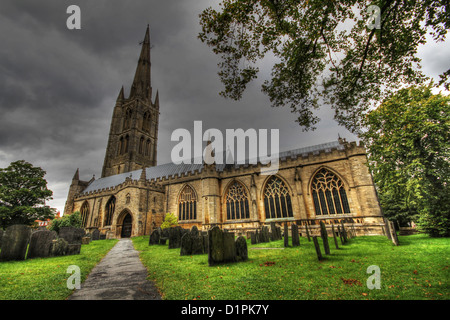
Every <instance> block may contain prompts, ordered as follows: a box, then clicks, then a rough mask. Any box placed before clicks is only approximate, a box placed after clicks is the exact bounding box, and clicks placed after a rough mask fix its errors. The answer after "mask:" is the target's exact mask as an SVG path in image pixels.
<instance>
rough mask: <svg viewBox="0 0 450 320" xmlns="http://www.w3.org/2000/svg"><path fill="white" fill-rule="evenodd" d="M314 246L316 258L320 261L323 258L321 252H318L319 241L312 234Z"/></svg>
mask: <svg viewBox="0 0 450 320" xmlns="http://www.w3.org/2000/svg"><path fill="white" fill-rule="evenodd" d="M312 238H313V243H314V248H315V249H316V254H317V259H318V260H319V261H320V260H322V259H323V257H322V253H321V252H320V246H319V242H318V241H317V237H316V236H313V237H312Z"/></svg>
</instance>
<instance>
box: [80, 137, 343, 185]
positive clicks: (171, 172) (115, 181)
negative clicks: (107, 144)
mask: <svg viewBox="0 0 450 320" xmlns="http://www.w3.org/2000/svg"><path fill="white" fill-rule="evenodd" d="M332 149H338V150H344V146H343V145H342V144H341V143H339V141H332V142H328V143H322V144H318V145H314V146H309V147H304V148H298V149H294V150H289V151H284V152H281V153H280V154H279V160H280V161H283V160H284V159H287V158H296V157H298V156H305V157H306V156H307V155H308V154H310V153H313V154H315V153H319V152H320V151H327V152H328V151H331V150H332ZM216 157H217V156H216ZM224 162H225V161H224ZM249 163H251V161H249V160H248V159H246V163H245V164H234V165H233V164H231V165H230V164H225V163H224V164H216V170H217V171H219V172H222V171H223V170H224V169H225V168H226V167H230V166H231V167H233V166H234V167H236V168H238V167H240V166H248V164H249ZM202 169H203V164H195V163H191V164H174V163H166V164H162V165H158V166H155V167H148V168H146V171H145V174H146V179H147V180H156V179H158V178H159V179H162V178H166V179H167V178H170V177H176V176H181V175H183V174H186V173H189V172H192V173H194V172H196V171H198V172H201V171H202ZM141 174H142V170H135V171H131V172H125V173H121V174H117V175H114V176H109V177H104V178H100V179H97V180H93V181H92V182H91V183H90V184H89V186H88V187H87V188H86V189H84V190H83V193H88V192H93V191H98V190H102V189H106V188H111V187H115V186H118V185H119V184H121V183H123V182H125V180H126V178H128V177H129V178H131V180H139V178H140V176H141Z"/></svg>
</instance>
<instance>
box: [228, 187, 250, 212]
mask: <svg viewBox="0 0 450 320" xmlns="http://www.w3.org/2000/svg"><path fill="white" fill-rule="evenodd" d="M225 201H226V207H227V220H235V219H236V220H239V219H249V218H250V210H249V206H248V195H247V191H246V190H245V188H244V186H243V185H242V184H241V183H239V182H237V181H235V182H233V184H232V185H231V186H230V187H229V188H228V192H227V195H226V198H225Z"/></svg>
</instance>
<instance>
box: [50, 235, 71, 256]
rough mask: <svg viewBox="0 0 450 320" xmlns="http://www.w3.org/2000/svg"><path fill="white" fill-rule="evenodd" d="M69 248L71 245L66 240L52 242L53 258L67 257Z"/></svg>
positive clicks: (51, 252) (60, 239)
mask: <svg viewBox="0 0 450 320" xmlns="http://www.w3.org/2000/svg"><path fill="white" fill-rule="evenodd" d="M68 248H69V244H68V243H67V241H66V240H64V239H62V238H59V239H56V240H53V241H52V248H51V250H50V255H51V256H52V257H59V256H65V255H66V254H67V250H68Z"/></svg>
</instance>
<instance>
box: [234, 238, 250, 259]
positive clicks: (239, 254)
mask: <svg viewBox="0 0 450 320" xmlns="http://www.w3.org/2000/svg"><path fill="white" fill-rule="evenodd" d="M247 260H248V250H247V241H245V238H244V237H242V236H239V237H237V239H236V261H238V262H240V261H247Z"/></svg>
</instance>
